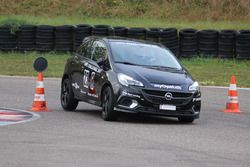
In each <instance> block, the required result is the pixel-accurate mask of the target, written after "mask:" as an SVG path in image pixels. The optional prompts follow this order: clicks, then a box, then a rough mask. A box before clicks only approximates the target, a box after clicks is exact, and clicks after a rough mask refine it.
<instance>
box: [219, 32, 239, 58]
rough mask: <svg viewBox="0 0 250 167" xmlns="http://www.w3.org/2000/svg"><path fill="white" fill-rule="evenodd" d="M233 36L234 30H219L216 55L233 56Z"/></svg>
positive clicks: (221, 56)
mask: <svg viewBox="0 0 250 167" xmlns="http://www.w3.org/2000/svg"><path fill="white" fill-rule="evenodd" d="M235 37H236V31H234V30H222V31H220V32H219V42H218V56H219V57H220V58H234V57H235Z"/></svg>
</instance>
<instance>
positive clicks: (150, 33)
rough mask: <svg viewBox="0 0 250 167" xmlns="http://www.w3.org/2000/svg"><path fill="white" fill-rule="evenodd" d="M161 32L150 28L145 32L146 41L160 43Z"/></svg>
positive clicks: (158, 29)
mask: <svg viewBox="0 0 250 167" xmlns="http://www.w3.org/2000/svg"><path fill="white" fill-rule="evenodd" d="M161 32H162V30H161V29H160V28H150V29H148V30H147V32H146V40H148V41H153V42H160V35H161Z"/></svg>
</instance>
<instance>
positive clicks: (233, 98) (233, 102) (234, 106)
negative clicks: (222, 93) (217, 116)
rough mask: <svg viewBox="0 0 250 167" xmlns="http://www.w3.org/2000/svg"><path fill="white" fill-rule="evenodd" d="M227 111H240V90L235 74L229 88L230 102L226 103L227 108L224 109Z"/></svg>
mask: <svg viewBox="0 0 250 167" xmlns="http://www.w3.org/2000/svg"><path fill="white" fill-rule="evenodd" d="M223 111H224V112H226V113H240V112H241V111H240V109H239V103H238V91H237V87H236V77H235V75H233V76H232V78H231V84H230V86H229V90H228V102H227V104H226V109H225V110H223Z"/></svg>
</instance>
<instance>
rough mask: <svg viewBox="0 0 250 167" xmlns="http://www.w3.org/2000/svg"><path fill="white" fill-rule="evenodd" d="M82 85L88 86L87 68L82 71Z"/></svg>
mask: <svg viewBox="0 0 250 167" xmlns="http://www.w3.org/2000/svg"><path fill="white" fill-rule="evenodd" d="M83 74H84V75H83V87H85V88H88V86H89V70H84V72H83Z"/></svg>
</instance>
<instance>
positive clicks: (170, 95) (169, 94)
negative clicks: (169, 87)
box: [165, 92, 173, 100]
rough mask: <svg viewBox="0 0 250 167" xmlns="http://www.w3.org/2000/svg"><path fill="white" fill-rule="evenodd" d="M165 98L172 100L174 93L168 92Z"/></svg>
mask: <svg viewBox="0 0 250 167" xmlns="http://www.w3.org/2000/svg"><path fill="white" fill-rule="evenodd" d="M165 98H166V100H171V99H172V98H173V95H172V93H170V92H167V93H166V94H165Z"/></svg>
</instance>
